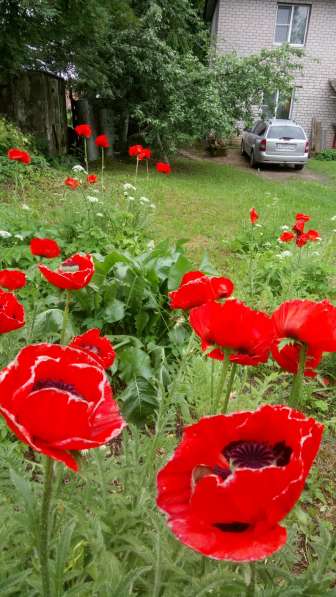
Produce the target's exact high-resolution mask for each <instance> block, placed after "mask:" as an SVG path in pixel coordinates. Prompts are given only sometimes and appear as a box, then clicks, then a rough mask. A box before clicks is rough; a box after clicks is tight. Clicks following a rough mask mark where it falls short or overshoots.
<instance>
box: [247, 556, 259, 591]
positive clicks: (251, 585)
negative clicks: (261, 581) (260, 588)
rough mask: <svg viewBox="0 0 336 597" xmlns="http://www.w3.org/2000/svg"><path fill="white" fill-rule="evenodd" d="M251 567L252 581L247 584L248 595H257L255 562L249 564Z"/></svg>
mask: <svg viewBox="0 0 336 597" xmlns="http://www.w3.org/2000/svg"><path fill="white" fill-rule="evenodd" d="M248 565H249V568H250V581H249V583H248V584H247V585H246V597H255V595H256V594H257V593H256V576H257V574H256V572H257V571H256V565H255V562H251V564H248Z"/></svg>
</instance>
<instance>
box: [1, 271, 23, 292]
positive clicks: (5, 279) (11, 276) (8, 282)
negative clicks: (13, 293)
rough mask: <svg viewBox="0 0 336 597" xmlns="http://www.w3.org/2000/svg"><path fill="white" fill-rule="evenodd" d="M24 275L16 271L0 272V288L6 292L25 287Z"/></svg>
mask: <svg viewBox="0 0 336 597" xmlns="http://www.w3.org/2000/svg"><path fill="white" fill-rule="evenodd" d="M26 282H27V279H26V274H25V273H23V272H21V271H20V270H18V269H3V270H0V286H1V288H7V289H8V290H18V289H19V288H23V287H24V286H25V285H26Z"/></svg>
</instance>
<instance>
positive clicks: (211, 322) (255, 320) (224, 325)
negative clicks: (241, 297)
mask: <svg viewBox="0 0 336 597" xmlns="http://www.w3.org/2000/svg"><path fill="white" fill-rule="evenodd" d="M189 321H190V325H191V327H192V328H193V329H194V331H195V332H196V334H197V335H198V336H199V337H200V338H201V341H202V343H201V345H202V350H204V351H207V350H208V349H209V348H210V347H211V346H212V345H216V346H217V348H215V349H214V350H213V351H211V352H210V353H208V356H209V357H211V358H215V359H219V360H223V358H224V352H223V350H224V349H226V350H228V351H230V361H232V362H235V363H238V364H239V365H259V363H265V362H266V361H267V359H268V356H269V353H270V350H271V347H272V344H273V341H274V329H273V324H272V320H271V318H270V317H269V316H268V315H266V313H263V312H261V311H255V310H254V309H250V307H248V306H247V305H245V304H244V303H242V302H240V301H237V300H236V299H229V300H228V301H226V302H225V303H223V304H221V303H215V302H208V303H205V304H204V305H201V306H200V307H196V308H195V309H192V310H191V311H190V317H189Z"/></svg>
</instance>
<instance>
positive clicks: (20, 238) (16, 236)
mask: <svg viewBox="0 0 336 597" xmlns="http://www.w3.org/2000/svg"><path fill="white" fill-rule="evenodd" d="M14 237H15V238H18V239H19V240H23V236H22V234H14Z"/></svg>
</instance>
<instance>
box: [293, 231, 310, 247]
mask: <svg viewBox="0 0 336 597" xmlns="http://www.w3.org/2000/svg"><path fill="white" fill-rule="evenodd" d="M308 241H309V236H308V234H306V233H305V232H303V233H302V234H299V235H298V236H297V237H296V241H295V244H296V246H297V247H300V248H301V247H304V246H305V245H306V244H307V242H308Z"/></svg>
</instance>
